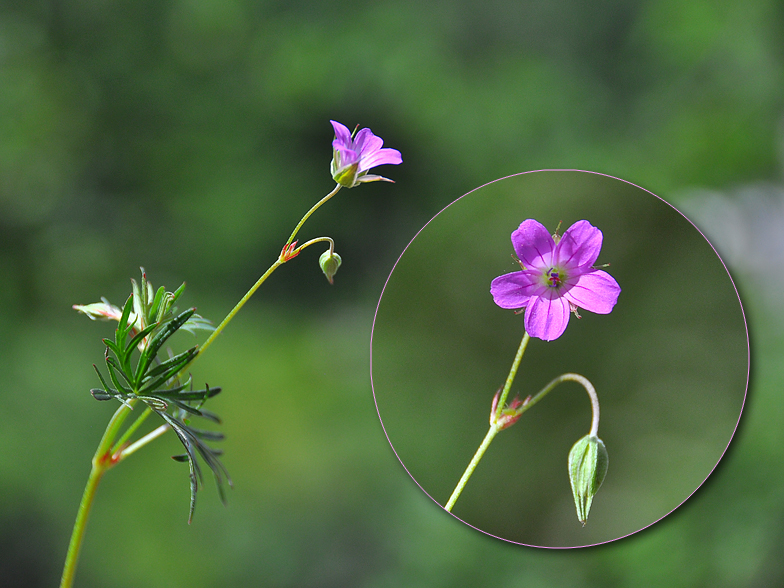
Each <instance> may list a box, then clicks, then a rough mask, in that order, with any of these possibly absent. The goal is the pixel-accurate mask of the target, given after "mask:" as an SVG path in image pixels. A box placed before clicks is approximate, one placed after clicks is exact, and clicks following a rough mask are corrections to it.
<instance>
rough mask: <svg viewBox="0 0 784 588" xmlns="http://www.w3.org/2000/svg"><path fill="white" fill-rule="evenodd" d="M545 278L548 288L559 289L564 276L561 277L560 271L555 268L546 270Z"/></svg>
mask: <svg viewBox="0 0 784 588" xmlns="http://www.w3.org/2000/svg"><path fill="white" fill-rule="evenodd" d="M545 276H546V277H547V282H548V283H547V285H548V286H549V287H550V288H560V287H561V286H562V285H563V278H564V276H562V275H561V271H560V270H559V269H558V268H557V267H551V268H550V269H548V270H547V271H546V272H545Z"/></svg>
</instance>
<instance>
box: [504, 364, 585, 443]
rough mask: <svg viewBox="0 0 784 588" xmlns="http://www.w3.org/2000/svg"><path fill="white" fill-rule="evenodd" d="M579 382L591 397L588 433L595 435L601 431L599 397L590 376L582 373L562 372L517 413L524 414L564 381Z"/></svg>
mask: <svg viewBox="0 0 784 588" xmlns="http://www.w3.org/2000/svg"><path fill="white" fill-rule="evenodd" d="M569 381H571V382H577V383H578V384H581V385H582V387H583V388H585V391H586V392H588V397H589V398H590V399H591V413H592V418H591V431H590V432H589V433H588V434H589V435H593V436H594V437H595V436H596V434H597V433H598V432H599V397H598V396H597V395H596V390H595V389H594V387H593V384H591V382H589V381H588V378H586V377H584V376H581V375H580V374H561V375H560V376H558V377H557V378H555V379H554V380H552V381H551V382H550V383H549V384H547V386H545V387H544V388H542V389H541V390H540V391H539V392H537V393H536V396H534V397H533V398H531V400H529V401H528V402H526V403H525V404H524V405H523V406H521V407H520V410H518V411H517V414H520V415H522V414H523V413H524V412H525V411H526V410H528V409H529V408H531V407H532V406H533V405H534V404H536V403H537V402H539V401H540V400H541V399H542V398H544V397H545V396H547V394H549V393H550V391H551V390H552V389H553V388H555V387H556V386H557V385H558V384H560V383H562V382H569Z"/></svg>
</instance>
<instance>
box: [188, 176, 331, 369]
mask: <svg viewBox="0 0 784 588" xmlns="http://www.w3.org/2000/svg"><path fill="white" fill-rule="evenodd" d="M341 187H342V186H341V185H340V184H336V185H335V189H334V190H332V192H330V193H329V194H327V195H326V196H324V198H322V199H321V200H319V201H318V202H317V203H316V204H314V205H313V207H312V208H311V209H310V210H309V211H308V212H307V213H305V216H303V217H302V219H301V220H300V221H299V223H297V226H296V227H294V230H293V231H292V232H291V236H289V239H288V241H286V245H284V247H283V251H284V252H285V251H286V248H287V247H288V246H289V245H291V243H292V242H293V241H294V237H296V236H297V233H298V232H299V230H300V229H301V228H302V225H304V224H305V221H306V220H308V218H310V215H312V214H313V213H314V212H316V210H318V209H319V208H320V207H321V206H322V205H323V204H324V203H325V202H327V201H328V200H329V199H330V198H332V197H333V196H334V195H335V194H337V193H338V192H339V191H340V188H341ZM323 240H329V241H330V242H331V245H330V249H332V248H333V247H334V243H332V239H330V238H329V237H319V238H318V239H312V240H311V241H308V242H307V243H305V244H304V245H302V246H300V247H299V248H298V249H297V250H296V251H297V252H299V251H301V250H302V249H304V248H305V247H307V246H309V245H312V244H313V243H316V242H318V241H323ZM294 255H296V254H294ZM294 255H292V252H289V253H288V256H284V254H283V253H281V255H280V257H278V259H277V260H276V261H275V263H273V264H272V265H271V266H270V267H269V269H268V270H267V271H266V272H264V273H263V274H262V276H261V277H260V278H259V279H258V280H257V281H256V283H255V284H253V286H252V287H251V289H250V290H248V292H247V293H246V294H245V296H243V297H242V299H240V301H239V302H238V303H237V305H236V306H235V307H234V308H233V309H232V310H231V312H230V313H229V314H227V315H226V318H224V319H223V321H222V322H221V324H220V325H218V327H217V328H216V329H215V330H214V331H213V332H212V334H211V335H210V336H209V337H208V338H207V340H206V341H205V342H204V345H202V346H201V349H199V353H198V354H197V355H196V357H198V356H199V355H201V354H202V353H204V352H205V351H206V350H207V348H208V347H209V346H210V345H212V342H213V341H215V339H216V338H217V337H218V335H220V333H221V331H223V329H224V328H225V327H226V325H228V324H229V322H230V321H231V319H233V318H234V315H236V314H237V313H238V312H239V311H240V309H241V308H242V307H243V306H245V303H246V302H247V301H248V300H249V299H250V297H251V296H253V294H254V293H255V292H256V290H258V289H259V286H261V285H262V284H263V283H264V282H265V281H266V280H267V278H268V277H270V275H272V272H274V271H275V270H276V269H278V267H279V266H281V265H283V264H284V263H286V262H287V261H288V260H289V259H291V258H292V257H293V256H294ZM196 357H194V358H193V359H192V360H191V361H190V362H189V363H188V364H186V365H185V366H183V368H182V369H181V370H180V373H181V374H182V373H183V372H185V370H187V369H188V367H190V365H191V364H192V363H193V362H194V360H195V359H196Z"/></svg>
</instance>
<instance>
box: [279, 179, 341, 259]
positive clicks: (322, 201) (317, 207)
mask: <svg viewBox="0 0 784 588" xmlns="http://www.w3.org/2000/svg"><path fill="white" fill-rule="evenodd" d="M341 188H342V186H341V185H340V184H335V189H334V190H332V192H330V193H329V194H327V195H326V196H324V198H322V199H321V200H319V201H318V202H316V204H314V205H313V208H311V209H310V210H309V211H308V212H307V213H305V216H303V217H302V220H300V221H299V223H297V226H296V227H294V230H293V231H292V232H291V236H290V237H289V240H288V241H286V245H289V244H291V242H292V241H293V240H294V237H296V236H297V233H299V230H300V229H301V228H302V225H304V224H305V221H306V220H308V218H310V215H311V214H313V213H314V212H316V211H317V210H318V209H319V208H321V206H322V205H323V204H324V203H325V202H326V201H327V200H329V199H330V198H332V197H333V196H334V195H335V194H337V193H338V192H339V191H340V189H341Z"/></svg>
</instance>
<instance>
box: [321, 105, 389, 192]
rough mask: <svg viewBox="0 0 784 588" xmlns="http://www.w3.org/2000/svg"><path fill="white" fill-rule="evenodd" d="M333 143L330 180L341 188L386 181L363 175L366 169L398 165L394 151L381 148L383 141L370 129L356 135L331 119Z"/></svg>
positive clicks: (387, 180) (379, 177) (386, 180)
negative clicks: (333, 134)
mask: <svg viewBox="0 0 784 588" xmlns="http://www.w3.org/2000/svg"><path fill="white" fill-rule="evenodd" d="M329 122H331V123H332V128H334V129H335V140H334V141H332V164H331V166H330V169H331V171H332V178H333V179H334V180H335V181H336V182H337V183H338V184H340V185H341V186H344V187H346V188H353V187H354V186H358V185H359V184H360V183H362V182H377V181H378V180H384V181H385V182H391V181H392V180H389V179H387V178H383V177H381V176H375V175H367V172H368V170H370V169H371V168H373V167H376V166H378V165H385V164H391V165H398V164H400V163H403V157H402V156H401V155H400V151H398V150H397V149H389V148H383V149H382V145H383V144H384V140H383V139H382V138H381V137H377V136H376V135H374V134H373V133H372V132H371V131H370V129H362V130H360V131H359V132H358V133H357V134H356V136H354V135H353V134H352V133H350V132H349V130H348V128H347V127H345V126H344V125H342V124H340V123H339V122H336V121H334V120H331V121H329Z"/></svg>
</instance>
